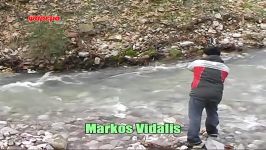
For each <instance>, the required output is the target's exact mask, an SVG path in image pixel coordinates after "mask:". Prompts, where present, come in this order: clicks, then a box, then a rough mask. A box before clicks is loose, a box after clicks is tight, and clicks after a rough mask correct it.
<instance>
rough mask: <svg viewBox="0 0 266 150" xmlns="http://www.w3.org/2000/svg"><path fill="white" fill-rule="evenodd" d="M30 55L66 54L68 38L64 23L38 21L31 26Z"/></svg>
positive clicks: (56, 55)
mask: <svg viewBox="0 0 266 150" xmlns="http://www.w3.org/2000/svg"><path fill="white" fill-rule="evenodd" d="M29 29H30V30H31V35H30V37H29V39H28V42H29V47H30V55H31V57H34V58H36V57H37V58H48V59H51V58H58V57H59V56H62V55H64V53H65V48H66V43H67V38H66V36H65V34H64V29H63V26H62V25H59V24H55V23H47V22H36V23H33V24H31V25H30V26H29Z"/></svg>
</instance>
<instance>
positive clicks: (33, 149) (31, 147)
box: [28, 146, 42, 150]
mask: <svg viewBox="0 0 266 150" xmlns="http://www.w3.org/2000/svg"><path fill="white" fill-rule="evenodd" d="M28 150H42V148H40V147H38V146H30V147H29V148H28Z"/></svg>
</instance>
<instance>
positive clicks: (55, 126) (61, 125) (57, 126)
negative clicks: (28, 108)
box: [52, 122, 65, 130]
mask: <svg viewBox="0 0 266 150" xmlns="http://www.w3.org/2000/svg"><path fill="white" fill-rule="evenodd" d="M64 125H65V123H64V122H57V123H53V124H52V129H54V130H62V129H64Z"/></svg>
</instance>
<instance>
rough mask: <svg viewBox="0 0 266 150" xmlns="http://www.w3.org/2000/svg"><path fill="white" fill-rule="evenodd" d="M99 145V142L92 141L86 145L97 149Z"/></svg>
mask: <svg viewBox="0 0 266 150" xmlns="http://www.w3.org/2000/svg"><path fill="white" fill-rule="evenodd" d="M98 144H99V141H96V140H92V141H90V142H88V143H86V144H84V145H85V146H86V147H89V148H97V146H98Z"/></svg>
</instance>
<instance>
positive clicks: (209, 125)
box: [187, 97, 219, 144]
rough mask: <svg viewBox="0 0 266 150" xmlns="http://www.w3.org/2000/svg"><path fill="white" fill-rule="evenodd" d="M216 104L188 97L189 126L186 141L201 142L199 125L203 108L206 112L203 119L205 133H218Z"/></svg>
mask: <svg viewBox="0 0 266 150" xmlns="http://www.w3.org/2000/svg"><path fill="white" fill-rule="evenodd" d="M218 104H219V103H215V102H211V101H208V100H202V99H199V98H196V97H190V100H189V110H188V111H189V112H188V116H189V127H188V133H187V141H188V142H190V143H195V144H197V143H201V139H200V137H199V132H200V125H201V117H202V111H203V109H204V108H205V109H206V113H207V118H206V121H205V126H206V130H207V133H208V134H209V135H210V134H218V130H217V125H218V124H219V118H218V113H217V110H218Z"/></svg>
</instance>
